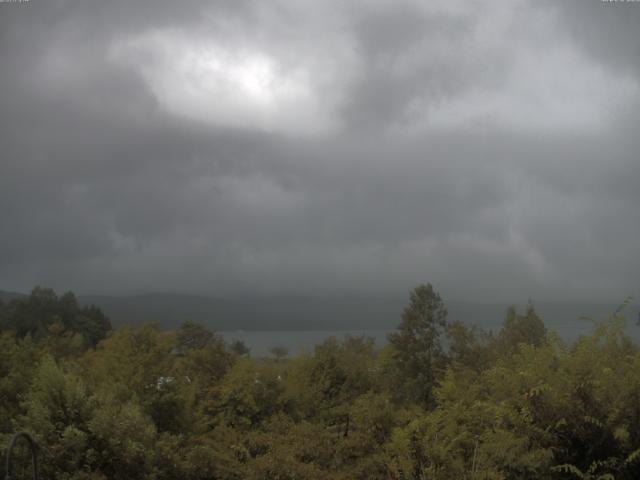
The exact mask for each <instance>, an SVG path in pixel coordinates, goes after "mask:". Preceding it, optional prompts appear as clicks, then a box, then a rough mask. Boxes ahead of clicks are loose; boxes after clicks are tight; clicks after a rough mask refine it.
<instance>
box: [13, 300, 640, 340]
mask: <svg viewBox="0 0 640 480" xmlns="http://www.w3.org/2000/svg"><path fill="white" fill-rule="evenodd" d="M21 296H24V294H21V293H18V292H7V291H0V299H2V300H4V301H9V300H12V299H14V298H20V297H21ZM78 301H79V302H80V303H81V304H83V305H89V304H95V305H97V306H98V307H100V308H101V309H102V311H103V312H104V313H105V314H106V315H107V316H108V317H109V318H110V319H111V321H112V323H113V325H114V326H121V325H140V324H143V323H146V322H155V323H157V324H159V325H160V326H161V327H163V328H167V329H173V328H175V327H177V326H178V325H180V323H182V322H183V321H185V320H192V321H195V322H199V323H202V324H204V325H206V326H208V327H209V328H211V329H213V330H217V331H234V330H252V331H278V330H298V331H305V330H306V331H311V330H326V331H330V330H335V331H341V330H350V331H358V330H362V331H373V330H389V329H393V328H395V327H396V326H397V325H398V323H399V321H400V316H401V313H402V309H403V308H404V307H405V306H406V304H407V299H380V298H371V299H366V298H351V299H350V298H342V299H322V298H303V299H301V298H272V299H256V298H247V299H221V298H214V297H207V296H199V295H185V294H170V293H157V294H145V295H131V296H108V295H79V296H78ZM445 302H446V304H447V308H448V310H449V319H450V320H462V321H463V322H465V323H467V324H474V325H478V326H479V327H482V328H484V329H492V330H498V329H499V328H500V325H501V324H502V320H503V319H504V316H505V312H506V309H507V307H508V306H509V303H505V302H474V301H446V299H445ZM514 303H516V305H518V306H519V307H524V304H525V303H524V302H520V303H517V302H514ZM534 305H535V307H536V310H537V311H538V313H539V314H540V316H541V317H542V319H543V320H544V321H545V323H546V325H547V327H548V328H549V329H552V330H556V331H557V332H558V333H559V334H560V335H561V336H562V337H563V338H574V337H575V336H577V335H578V334H580V333H586V332H587V331H588V330H589V329H590V328H591V326H590V324H589V322H585V321H581V320H579V319H578V317H581V316H590V317H593V318H595V319H602V318H605V317H606V316H607V315H609V314H610V313H612V312H613V311H614V310H615V309H616V308H617V307H618V305H617V304H614V303H610V304H597V303H588V302H534ZM639 311H640V306H639V305H638V304H637V303H634V304H632V305H630V306H628V307H627V309H626V310H625V312H624V313H625V315H626V317H627V319H628V323H629V330H630V332H631V333H632V334H634V335H635V333H640V328H638V327H637V326H636V319H637V318H638V314H639ZM636 331H637V332H636Z"/></svg>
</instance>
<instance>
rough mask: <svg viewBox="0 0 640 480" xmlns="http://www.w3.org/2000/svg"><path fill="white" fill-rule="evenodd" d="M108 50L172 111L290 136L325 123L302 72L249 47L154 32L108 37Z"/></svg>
mask: <svg viewBox="0 0 640 480" xmlns="http://www.w3.org/2000/svg"><path fill="white" fill-rule="evenodd" d="M110 53H111V56H112V58H113V59H114V60H116V61H120V62H130V63H132V64H134V65H135V66H136V67H137V68H138V69H139V70H140V73H141V75H142V76H143V78H144V80H145V81H146V82H147V84H148V86H149V88H150V89H151V91H152V92H153V93H154V95H155V96H156V98H157V99H158V101H159V103H160V104H161V105H162V106H163V107H164V108H165V109H167V110H168V111H170V112H172V113H174V114H178V115H181V116H184V117H188V118H191V119H194V120H199V121H203V122H206V123H211V124H215V125H223V126H231V127H247V128H256V129H259V130H264V131H276V132H283V133H293V134H300V133H302V134H313V133H322V132H325V131H327V130H330V129H331V127H332V125H333V119H332V115H331V110H330V108H328V106H327V105H326V104H323V103H322V102H321V100H320V98H319V97H318V94H317V92H316V91H315V89H314V85H313V84H312V82H311V78H310V73H309V72H308V71H306V70H305V69H304V68H302V67H296V68H291V69H285V68H284V67H283V66H282V65H281V64H280V63H279V62H278V59H277V58H275V57H272V56H269V55H268V53H266V52H262V51H259V50H257V49H246V48H239V47H235V48H231V47H226V46H224V45H220V44H216V43H215V42H212V41H209V40H207V39H197V38H190V37H187V36H185V35H182V34H178V33H175V32H165V31H161V32H154V33H147V34H143V35H139V36H135V37H130V38H127V39H125V40H121V41H119V42H116V43H114V44H113V46H112V48H111V52H110Z"/></svg>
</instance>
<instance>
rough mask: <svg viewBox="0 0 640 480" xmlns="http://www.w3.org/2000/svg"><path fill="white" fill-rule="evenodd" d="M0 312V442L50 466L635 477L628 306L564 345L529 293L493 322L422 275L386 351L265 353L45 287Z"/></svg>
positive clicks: (636, 374)
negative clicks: (477, 320)
mask: <svg viewBox="0 0 640 480" xmlns="http://www.w3.org/2000/svg"><path fill="white" fill-rule="evenodd" d="M0 322H1V323H0V326H1V328H2V333H1V334H0V440H1V441H2V443H3V444H4V445H6V443H7V441H8V439H9V437H10V434H11V433H12V432H15V431H17V430H26V431H28V432H30V433H32V434H33V436H34V437H35V439H36V440H37V442H38V443H39V444H40V445H41V457H42V469H43V478H47V479H59V480H63V479H64V480H81V479H82V480H89V479H92V480H99V479H131V480H135V479H157V480H164V479H167V480H168V479H185V480H199V479H203V480H204V479H220V480H222V479H225V480H227V479H228V480H232V479H255V480H258V479H265V480H266V479H274V480H289V479H290V480H293V479H329V480H330V479H336V480H338V479H341V480H351V479H372V480H375V479H381V480H382V479H385V480H390V479H398V480H399V479H406V480H409V479H415V480H418V479H534V478H535V479H563V478H567V479H568V478H585V479H586V478H589V479H590V478H593V479H597V478H601V479H607V478H616V479H632V478H639V477H640V450H639V449H640V349H639V348H638V346H637V345H635V344H634V343H633V342H632V341H631V340H630V339H629V337H628V336H627V335H626V334H625V322H624V318H623V317H622V315H621V314H620V312H616V313H614V314H613V315H612V316H611V317H610V318H608V319H606V320H603V321H598V322H594V331H593V333H592V334H591V335H590V336H585V337H581V338H580V339H578V340H577V341H576V342H575V343H574V344H572V345H566V344H565V343H563V341H562V340H561V339H559V338H558V337H557V336H556V335H555V334H554V333H553V332H548V331H547V330H546V328H545V326H544V323H543V322H542V320H541V319H540V318H539V316H538V315H537V314H536V311H535V309H534V307H533V306H531V305H530V306H529V307H528V308H527V309H526V311H525V312H524V313H519V312H517V311H516V310H515V309H509V310H508V312H507V314H506V318H505V320H504V324H503V328H502V329H501V330H500V331H499V332H495V333H488V332H483V331H481V330H479V329H478V328H475V327H474V328H472V327H468V326H466V325H465V324H463V323H460V322H449V321H448V320H447V312H446V308H445V305H444V302H443V301H442V299H441V298H440V296H439V295H438V293H437V292H436V291H435V290H434V289H433V287H431V285H426V286H425V285H421V286H419V287H418V288H416V289H415V290H414V291H413V292H412V293H411V297H410V303H409V306H408V307H407V308H406V309H405V311H404V312H403V313H402V318H401V322H400V325H399V328H398V330H397V332H396V333H394V334H392V335H391V336H390V338H389V340H390V341H389V344H388V345H387V346H386V347H385V348H384V349H382V350H376V348H374V344H373V341H372V340H371V339H368V338H364V337H362V338H360V337H345V338H343V339H336V338H329V339H327V340H326V341H325V342H324V343H322V344H321V345H318V346H317V347H316V348H315V350H314V351H312V352H306V353H301V354H300V355H298V356H296V357H294V358H290V357H288V356H287V352H286V351H284V350H274V351H273V355H274V358H271V359H253V358H251V357H250V355H249V352H248V351H247V349H246V347H245V346H244V345H242V344H238V343H235V344H234V345H227V344H225V342H224V341H223V340H222V339H221V338H220V337H219V336H217V335H216V334H214V333H213V332H211V331H209V330H207V329H206V328H204V327H203V326H201V325H198V324H195V323H192V322H186V323H185V324H183V325H182V327H181V328H180V329H178V331H176V332H165V331H161V330H160V329H158V328H156V327H155V326H153V325H146V326H143V327H138V328H129V327H125V328H120V329H118V330H116V331H112V330H111V329H110V324H109V321H108V319H106V317H104V315H103V314H102V313H101V312H100V311H99V309H97V308H95V307H92V308H84V307H82V308H81V307H79V306H78V305H77V302H76V301H75V298H74V297H73V295H72V294H66V295H63V296H61V297H57V296H56V295H55V293H53V292H52V291H50V290H46V289H35V290H34V292H33V293H32V294H31V296H29V297H27V298H24V299H19V300H13V301H12V302H9V303H8V304H0Z"/></svg>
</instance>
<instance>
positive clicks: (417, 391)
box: [389, 284, 447, 406]
mask: <svg viewBox="0 0 640 480" xmlns="http://www.w3.org/2000/svg"><path fill="white" fill-rule="evenodd" d="M446 319H447V309H446V307H445V305H444V302H443V301H442V298H441V297H440V294H439V293H438V292H436V291H435V290H434V289H433V287H432V286H431V284H427V285H424V284H423V285H419V286H418V287H416V288H415V289H414V290H413V291H412V292H411V294H410V302H409V306H408V307H406V308H405V309H404V311H403V312H402V321H401V322H400V325H399V326H398V330H397V332H394V333H391V334H390V335H389V343H390V344H391V345H392V346H393V348H394V358H395V362H396V364H397V367H398V371H399V374H400V375H399V377H398V380H399V381H400V382H401V385H402V387H403V390H404V391H405V392H406V393H407V394H408V395H409V396H410V398H411V399H413V400H415V401H418V402H419V403H421V404H423V405H425V406H433V395H432V390H433V387H434V385H435V381H436V378H437V376H438V372H439V370H441V369H442V366H443V354H442V346H441V344H440V335H441V334H442V333H443V331H444V329H445V327H446V325H447V321H446Z"/></svg>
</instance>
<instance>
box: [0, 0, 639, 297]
mask: <svg viewBox="0 0 640 480" xmlns="http://www.w3.org/2000/svg"><path fill="white" fill-rule="evenodd" d="M638 24H640V4H638V3H633V2H628V3H624V2H601V1H599V0H587V1H585V0H581V1H579V2H578V1H576V2H569V1H566V2H565V1H563V2H559V1H558V2H552V1H548V2H533V1H531V2H525V1H514V0H509V1H506V0H503V1H496V2H474V1H464V2H463V1H451V0H448V1H442V2H440V1H433V2H421V1H409V0H402V1H383V0H375V1H356V2H338V1H334V0H327V1H326V2H315V1H311V0H304V1H301V0H274V1H269V2H257V1H249V0H242V1H240V0H234V1H218V2H188V4H185V3H183V2H165V1H158V0H154V1H143V2H136V3H135V4H132V3H131V2H121V1H114V2H85V1H83V2H78V1H64V0H58V1H48V2H44V1H38V0H31V1H30V2H26V3H0V61H1V62H2V68H1V69H0V147H1V154H0V155H1V156H0V205H1V207H2V230H1V235H0V288H4V289H14V290H28V289H29V288H30V287H31V286H33V285H34V284H36V283H38V284H45V285H51V286H54V287H55V288H58V289H73V290H76V291H78V292H84V293H126V292H149V291H174V292H190V293H204V294H212V295H220V296H226V295H233V296H238V295H251V296H254V295H320V296H324V295H331V296H335V295H365V296H367V295H399V294H402V295H404V294H405V292H406V291H407V290H408V289H409V288H410V287H412V286H413V285H415V284H416V283H418V282H421V281H431V282H433V283H434V284H435V285H436V286H437V287H438V288H439V289H440V290H442V291H443V293H445V295H446V296H447V297H456V298H467V299H483V298H484V299H491V300H496V299H500V300H503V299H521V298H526V297H534V298H539V299H555V298H571V299H596V300H605V299H606V300H610V299H611V300H618V299H621V298H623V297H624V296H625V295H627V294H629V293H633V292H636V293H637V288H638V285H639V284H640V241H639V239H640V213H639V208H638V207H639V206H640V188H639V187H638V183H639V181H640V158H638V157H639V153H640V138H639V137H638V135H637V125H638V122H639V120H640V118H639V117H640V113H639V112H640V108H639V107H640V82H639V78H640V77H639V75H640V53H639V52H640V36H638V35H637V25H638Z"/></svg>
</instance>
